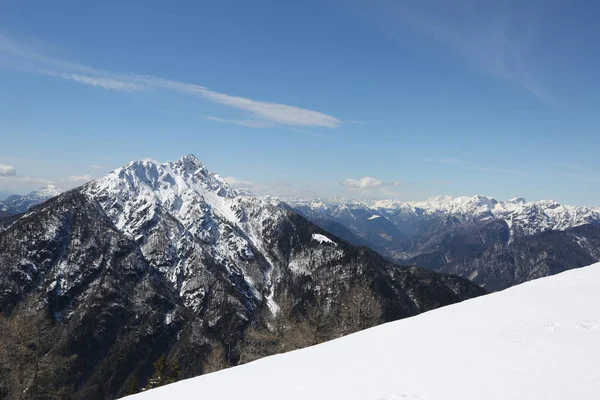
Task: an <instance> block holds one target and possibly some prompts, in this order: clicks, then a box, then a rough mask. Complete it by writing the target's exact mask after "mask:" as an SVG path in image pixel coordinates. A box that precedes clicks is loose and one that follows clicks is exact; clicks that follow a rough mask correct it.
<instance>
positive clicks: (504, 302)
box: [131, 264, 600, 400]
mask: <svg viewBox="0 0 600 400" xmlns="http://www.w3.org/2000/svg"><path fill="white" fill-rule="evenodd" d="M598 304H600V264H594V265H592V266H589V267H586V268H581V269H576V270H571V271H567V272H564V273H562V274H559V275H555V276H552V277H547V278H542V279H539V280H536V281H532V282H527V283H524V284H522V285H519V286H515V287H513V288H510V289H507V290H505V291H503V292H499V293H495V294H490V295H487V296H484V297H480V298H476V299H473V300H468V301H465V302H462V303H460V304H456V305H452V306H448V307H444V308H441V309H437V310H434V311H430V312H427V313H425V314H421V315H419V316H416V317H413V318H409V319H404V320H401V321H397V322H392V323H388V324H385V325H381V326H379V327H375V328H372V329H369V330H366V331H362V332H359V333H356V334H354V335H350V336H347V337H345V338H341V339H337V340H334V341H331V342H328V343H324V344H321V345H318V346H314V347H311V348H307V349H303V350H298V351H294V352H291V353H287V354H282V355H277V356H272V357H268V358H265V359H262V360H258V361H255V362H253V363H250V364H246V365H242V366H240V367H235V368H231V369H228V370H224V371H220V372H217V373H213V374H209V375H205V376H201V377H197V378H193V379H189V380H186V381H182V382H179V383H175V384H172V385H168V386H164V387H161V388H158V389H153V390H150V391H148V392H145V393H142V394H139V395H135V396H133V397H131V398H132V399H139V400H158V399H166V398H176V399H181V400H183V399H196V398H199V397H198V396H199V395H200V396H201V397H202V398H214V399H216V398H218V399H232V400H233V399H245V400H255V399H256V400H280V399H286V400H305V399H311V400H399V399H405V400H408V399H423V400H424V399H426V400H481V399H486V400H508V399H523V400H525V399H540V400H541V399H543V400H565V399H578V400H585V399H590V400H591V399H598V398H600V379H598V377H599V376H600V362H599V360H600V312H599V311H598V307H597V305H598ZM265 379H268V384H267V385H266V386H265V385H262V384H260V382H264V381H265Z"/></svg>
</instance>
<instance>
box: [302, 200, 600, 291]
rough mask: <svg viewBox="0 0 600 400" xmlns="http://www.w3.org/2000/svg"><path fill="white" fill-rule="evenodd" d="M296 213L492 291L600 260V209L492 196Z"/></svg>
mask: <svg viewBox="0 0 600 400" xmlns="http://www.w3.org/2000/svg"><path fill="white" fill-rule="evenodd" d="M291 205H292V206H293V207H294V209H296V210H297V211H298V212H300V213H302V214H303V215H305V216H307V217H308V218H309V219H311V220H312V221H313V222H315V223H317V224H319V225H320V226H322V227H324V228H325V229H328V230H330V231H332V232H335V233H336V234H338V235H339V236H341V237H343V238H345V239H346V240H349V241H351V242H353V243H355V244H361V245H367V246H370V247H372V248H373V249H375V250H377V251H378V252H379V253H380V254H382V255H384V256H386V257H388V258H390V259H393V260H395V261H397V262H402V263H415V264H417V265H421V266H424V267H427V268H430V269H435V270H437V269H441V270H442V271H446V272H451V273H455V274H459V275H461V276H464V277H468V278H471V279H474V280H475V282H477V283H479V284H482V285H486V287H489V288H491V289H502V288H505V287H508V286H510V285H513V284H516V283H520V282H524V281H526V280H529V279H533V278H537V277H540V276H545V275H549V274H552V273H556V272H560V271H562V270H563V268H567V269H568V268H573V267H579V266H582V265H586V264H589V263H591V262H594V261H597V260H600V254H599V252H598V244H600V242H598V240H599V239H600V208H592V207H575V206H568V205H562V204H559V203H557V202H556V201H552V200H544V201H537V202H527V201H526V200H525V199H522V198H517V199H513V200H509V201H498V200H495V199H493V198H490V197H485V196H473V197H458V198H451V197H435V198H432V199H429V200H426V201H423V202H399V201H391V200H378V201H370V202H352V201H348V202H340V201H337V200H336V201H331V202H328V201H323V200H322V199H308V200H296V201H292V202H291ZM533 249H535V251H530V250H533ZM566 250H568V251H566Z"/></svg>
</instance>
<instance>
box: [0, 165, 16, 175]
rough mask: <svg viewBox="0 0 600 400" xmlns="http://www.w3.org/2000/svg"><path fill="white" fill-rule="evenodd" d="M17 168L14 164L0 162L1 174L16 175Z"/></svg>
mask: <svg viewBox="0 0 600 400" xmlns="http://www.w3.org/2000/svg"><path fill="white" fill-rule="evenodd" d="M15 175H17V170H16V169H15V167H13V166H12V165H5V164H0V176H15Z"/></svg>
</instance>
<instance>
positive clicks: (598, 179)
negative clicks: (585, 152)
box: [563, 172, 600, 183]
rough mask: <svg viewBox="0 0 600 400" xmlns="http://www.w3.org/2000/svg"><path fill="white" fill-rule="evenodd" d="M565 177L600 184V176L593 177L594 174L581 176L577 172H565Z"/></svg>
mask: <svg viewBox="0 0 600 400" xmlns="http://www.w3.org/2000/svg"><path fill="white" fill-rule="evenodd" d="M563 175H564V176H566V177H568V178H571V179H577V180H579V181H584V182H591V183H600V174H595V175H592V174H580V173H576V172H565V173H564V174H563Z"/></svg>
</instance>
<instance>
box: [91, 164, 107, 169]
mask: <svg viewBox="0 0 600 400" xmlns="http://www.w3.org/2000/svg"><path fill="white" fill-rule="evenodd" d="M89 167H90V168H92V169H102V168H104V167H103V166H102V165H98V164H90V165H89Z"/></svg>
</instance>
